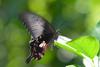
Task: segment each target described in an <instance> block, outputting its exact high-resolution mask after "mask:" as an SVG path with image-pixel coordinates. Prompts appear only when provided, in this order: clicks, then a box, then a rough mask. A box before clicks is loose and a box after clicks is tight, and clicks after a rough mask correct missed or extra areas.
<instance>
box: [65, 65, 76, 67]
mask: <svg viewBox="0 0 100 67" xmlns="http://www.w3.org/2000/svg"><path fill="white" fill-rule="evenodd" d="M66 67H76V66H75V65H68V66H66Z"/></svg>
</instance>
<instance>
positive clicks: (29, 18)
mask: <svg viewBox="0 0 100 67" xmlns="http://www.w3.org/2000/svg"><path fill="white" fill-rule="evenodd" d="M21 20H22V21H23V22H24V24H25V25H26V27H27V28H28V30H29V32H30V33H31V35H32V37H33V39H36V38H37V37H39V36H41V35H42V34H43V33H47V34H48V33H51V34H54V33H55V30H54V29H53V27H52V26H51V25H50V24H49V23H48V22H47V21H46V20H45V19H44V18H42V17H41V16H38V15H37V14H35V13H28V12H25V13H23V14H22V15H21ZM44 31H45V32H44Z"/></svg>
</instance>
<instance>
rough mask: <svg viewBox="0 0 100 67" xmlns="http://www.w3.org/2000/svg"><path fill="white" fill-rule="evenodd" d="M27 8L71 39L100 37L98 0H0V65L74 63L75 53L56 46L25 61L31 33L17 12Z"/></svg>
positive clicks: (57, 65)
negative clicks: (85, 36) (31, 59)
mask: <svg viewBox="0 0 100 67" xmlns="http://www.w3.org/2000/svg"><path fill="white" fill-rule="evenodd" d="M27 10H28V11H31V12H35V13H37V14H39V15H41V16H43V17H44V18H45V19H46V20H48V21H49V22H50V23H51V24H52V25H53V26H54V27H55V28H56V29H57V30H59V31H60V34H61V35H64V36H67V37H69V38H72V39H73V38H77V37H79V36H82V35H93V36H95V37H97V38H98V39H99V40H100V24H99V25H98V26H96V25H97V23H98V22H99V21H100V0H0V67H65V66H66V65H68V64H71V63H73V62H72V61H73V57H74V55H73V54H71V53H70V52H65V51H64V50H63V49H58V48H57V47H54V48H53V50H51V49H48V50H47V51H46V53H45V56H44V57H43V59H41V60H40V61H32V62H31V63H29V64H26V63H25V60H26V58H27V56H28V55H29V45H28V42H29V40H30V34H29V33H28V31H27V29H26V28H25V27H24V25H23V24H22V22H20V20H19V18H18V16H19V14H20V13H21V12H23V11H27ZM75 62H77V60H75ZM78 62H79V61H78ZM78 64H80V63H78Z"/></svg>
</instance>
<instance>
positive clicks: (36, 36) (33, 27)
mask: <svg viewBox="0 0 100 67" xmlns="http://www.w3.org/2000/svg"><path fill="white" fill-rule="evenodd" d="M21 20H22V22H23V23H24V24H25V26H26V28H27V29H28V31H29V32H30V34H31V36H32V38H31V40H30V43H29V44H30V49H31V50H30V51H31V54H30V56H29V57H28V59H27V60H26V63H29V62H30V60H31V59H32V58H34V59H36V60H39V59H41V58H42V57H43V55H44V52H45V50H46V48H47V46H48V44H49V43H50V42H52V41H53V40H54V39H55V38H57V37H58V36H57V35H56V31H55V29H54V28H53V27H52V26H51V25H50V24H49V23H48V21H47V20H45V19H44V18H42V17H41V16H39V15H37V14H34V13H29V12H25V13H23V14H22V15H21Z"/></svg>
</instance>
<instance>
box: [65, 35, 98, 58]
mask: <svg viewBox="0 0 100 67" xmlns="http://www.w3.org/2000/svg"><path fill="white" fill-rule="evenodd" d="M67 44H68V45H70V46H71V47H72V48H74V49H76V50H77V53H78V54H80V55H82V56H83V55H85V56H87V57H89V58H91V59H93V58H94V56H96V55H97V53H98V51H99V40H97V39H96V38H95V37H92V36H83V37H80V38H77V39H75V40H72V41H70V42H68V43H67Z"/></svg>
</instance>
